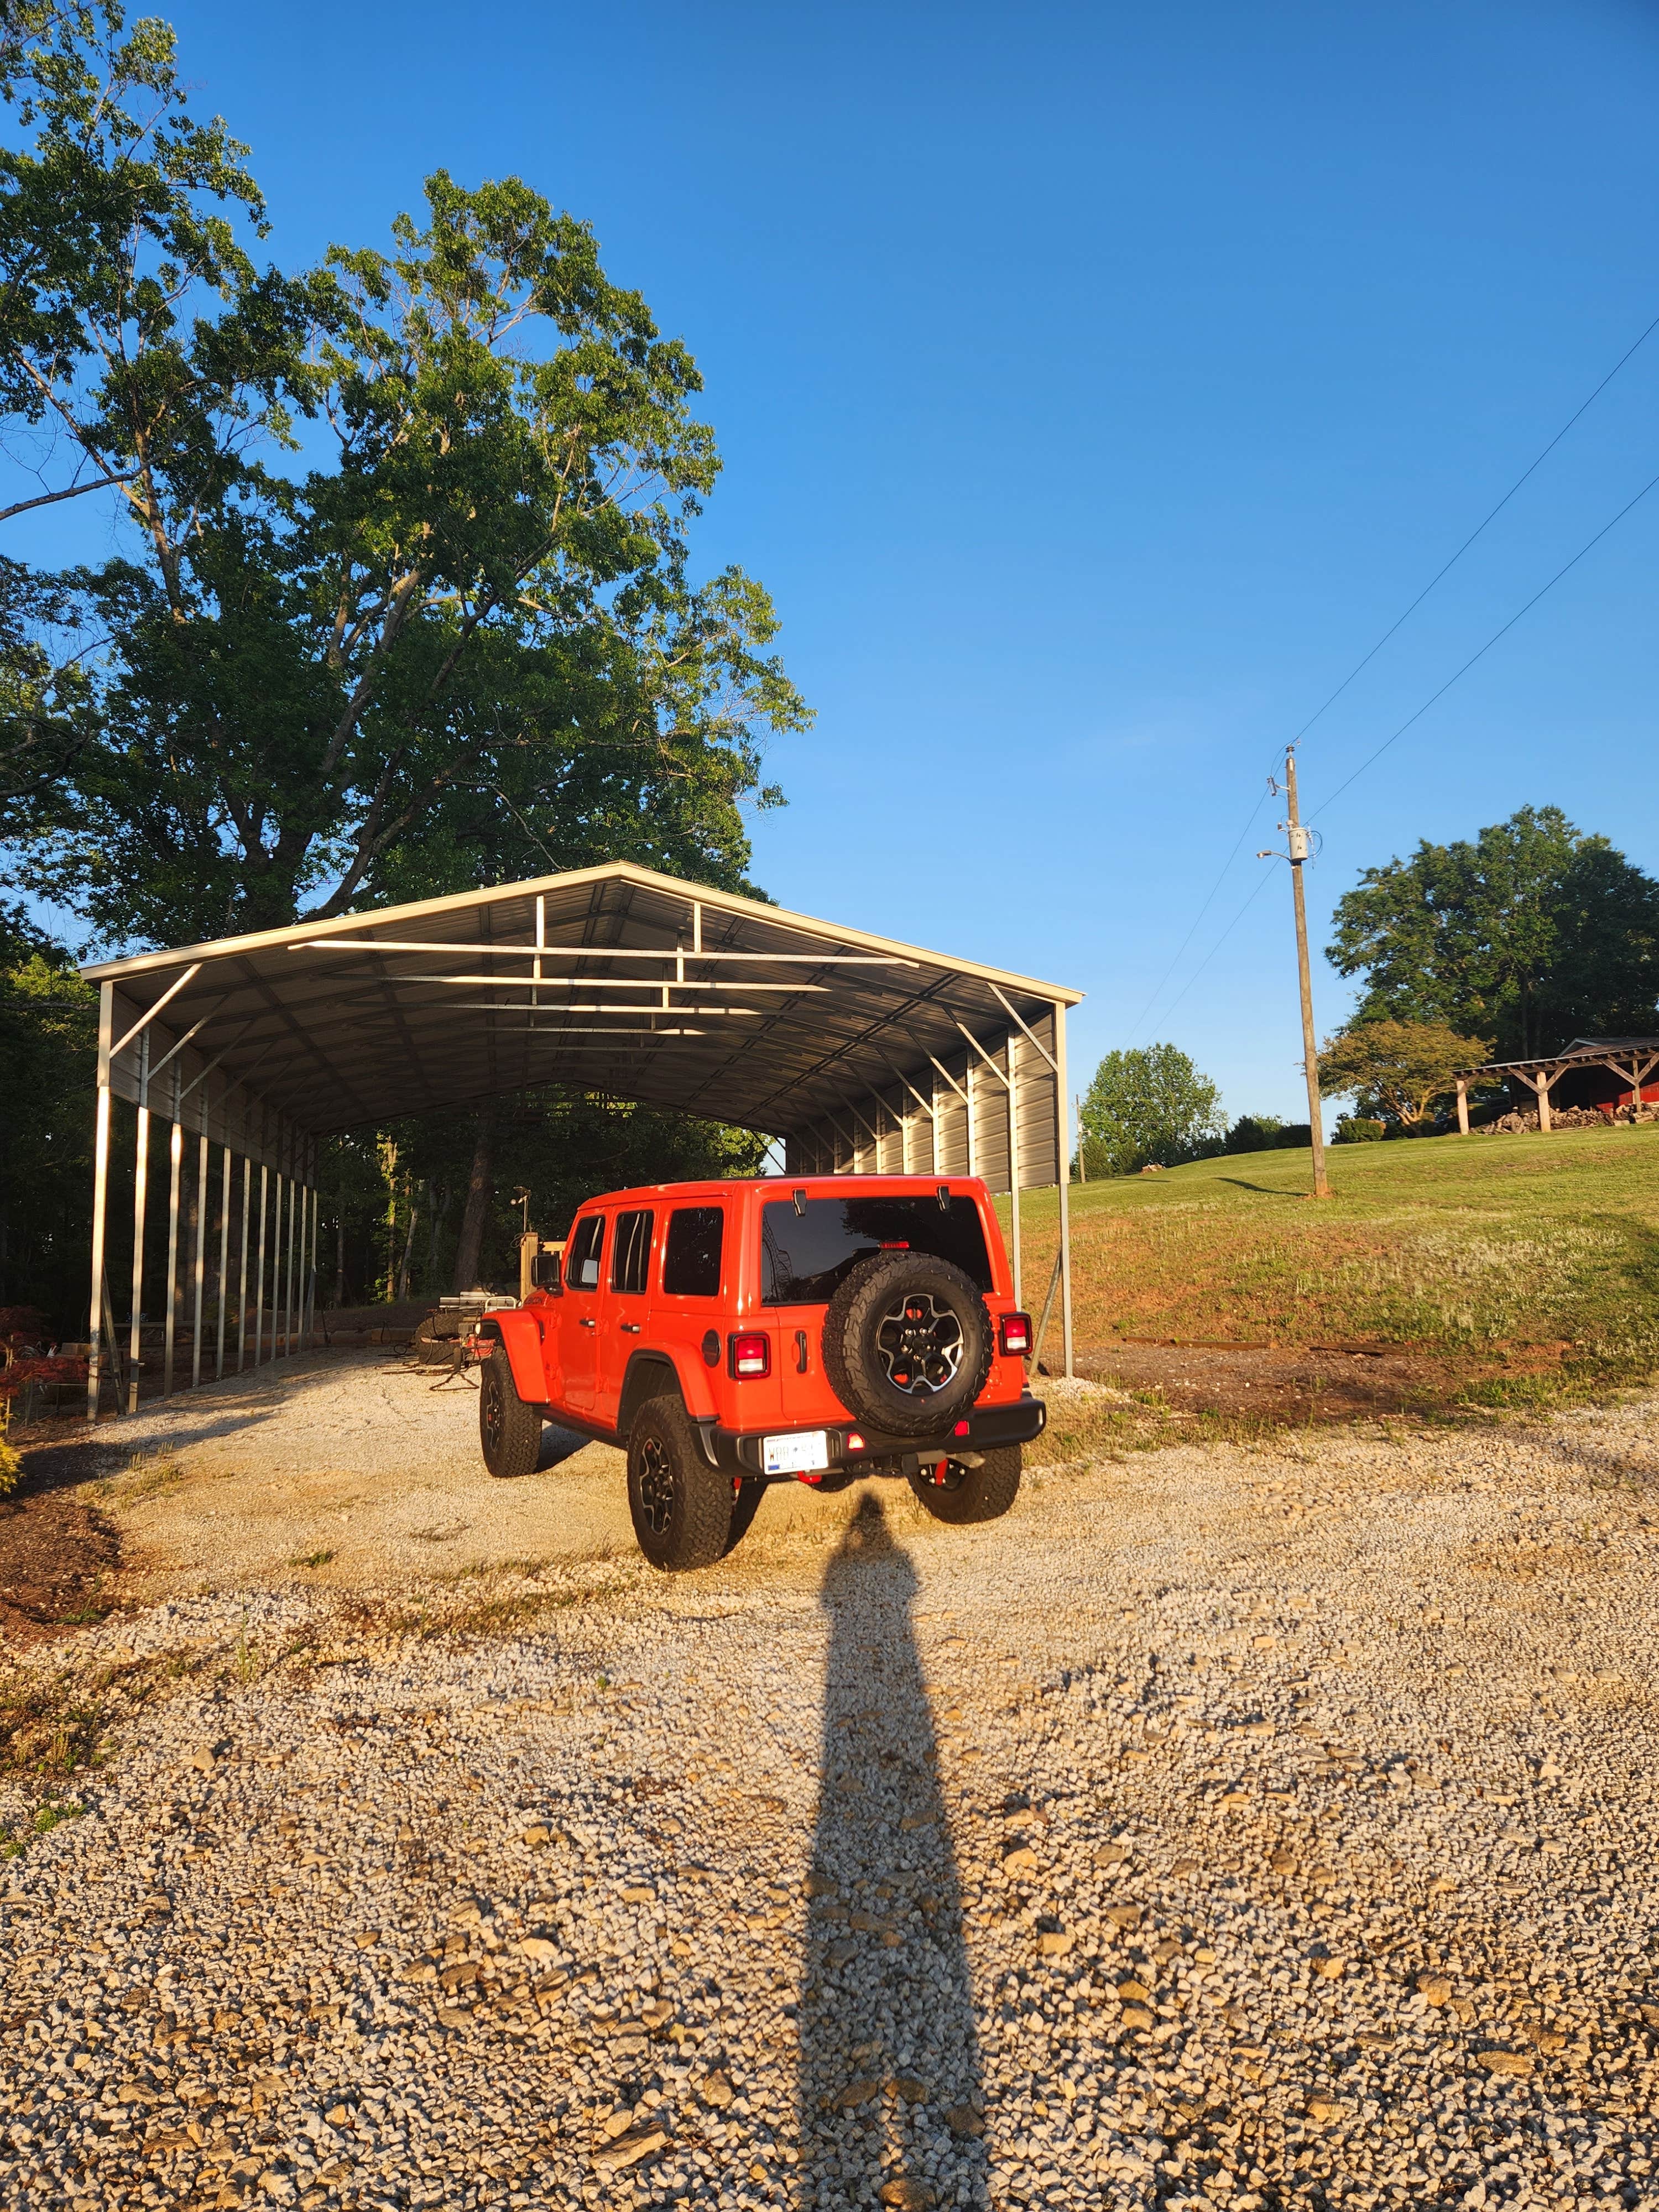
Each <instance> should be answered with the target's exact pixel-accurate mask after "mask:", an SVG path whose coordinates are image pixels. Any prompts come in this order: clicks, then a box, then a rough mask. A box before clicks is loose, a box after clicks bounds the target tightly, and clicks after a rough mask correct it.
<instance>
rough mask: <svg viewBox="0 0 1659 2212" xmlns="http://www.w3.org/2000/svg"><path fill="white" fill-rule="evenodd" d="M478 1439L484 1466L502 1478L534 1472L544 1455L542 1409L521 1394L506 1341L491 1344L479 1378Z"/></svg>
mask: <svg viewBox="0 0 1659 2212" xmlns="http://www.w3.org/2000/svg"><path fill="white" fill-rule="evenodd" d="M478 1442H479V1443H480V1445H481V1446H482V1447H483V1462H484V1465H485V1466H486V1467H487V1468H489V1472H490V1473H491V1474H495V1475H501V1476H502V1477H503V1478H513V1477H516V1476H518V1475H521V1474H533V1473H534V1472H535V1468H536V1462H537V1461H538V1460H539V1459H540V1457H541V1455H542V1409H541V1407H539V1406H528V1405H526V1403H525V1401H524V1400H523V1399H522V1398H521V1397H520V1395H519V1387H518V1385H517V1383H514V1381H513V1363H512V1361H511V1360H510V1359H509V1358H507V1346H505V1345H504V1344H496V1345H493V1346H491V1347H490V1353H489V1358H488V1359H487V1360H486V1361H485V1362H484V1365H483V1373H482V1374H481V1375H480V1376H479V1377H478Z"/></svg>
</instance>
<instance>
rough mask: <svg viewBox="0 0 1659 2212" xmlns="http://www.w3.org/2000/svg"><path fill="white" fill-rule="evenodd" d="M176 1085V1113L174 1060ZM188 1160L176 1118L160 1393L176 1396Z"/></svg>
mask: <svg viewBox="0 0 1659 2212" xmlns="http://www.w3.org/2000/svg"><path fill="white" fill-rule="evenodd" d="M178 1089H179V1068H178V1063H177V1062H176V1061H175V1062H174V1063H173V1091H174V1093H175V1096H174V1098H173V1113H174V1115H175V1116H176V1115H177V1114H178V1111H179V1101H178V1097H177V1096H176V1093H177V1091H178ZM184 1163H185V1133H184V1130H183V1129H182V1128H181V1127H180V1126H179V1122H178V1121H177V1119H176V1118H175V1119H174V1120H173V1121H170V1122H168V1124H167V1323H166V1334H164V1336H163V1338H162V1345H163V1347H164V1348H163V1350H162V1353H161V1395H162V1396H163V1397H164V1398H170V1397H171V1396H172V1395H173V1340H174V1336H175V1334H176V1333H177V1329H178V1322H179V1171H180V1170H181V1169H182V1168H183V1166H184Z"/></svg>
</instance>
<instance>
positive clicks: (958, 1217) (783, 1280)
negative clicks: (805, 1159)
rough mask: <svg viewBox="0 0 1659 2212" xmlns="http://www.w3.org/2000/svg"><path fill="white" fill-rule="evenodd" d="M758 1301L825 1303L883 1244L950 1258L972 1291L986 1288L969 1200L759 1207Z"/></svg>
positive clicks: (818, 1201)
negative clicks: (944, 1203) (800, 1209)
mask: <svg viewBox="0 0 1659 2212" xmlns="http://www.w3.org/2000/svg"><path fill="white" fill-rule="evenodd" d="M761 1213H762V1219H761V1297H762V1300H763V1303H764V1304H767V1305H769V1306H821V1305H828V1304H829V1300H830V1299H831V1298H832V1297H834V1296H835V1294H836V1289H837V1288H838V1287H839V1285H840V1284H841V1281H842V1278H843V1277H844V1276H845V1275H847V1274H848V1273H850V1272H851V1270H852V1269H853V1268H854V1267H857V1265H858V1263H859V1261H860V1260H862V1259H865V1258H867V1256H868V1255H870V1254H871V1253H872V1252H879V1251H880V1250H881V1249H883V1248H884V1246H886V1245H890V1244H894V1245H906V1246H908V1248H909V1249H910V1250H911V1251H913V1252H926V1253H928V1254H930V1255H932V1257H933V1258H934V1259H936V1260H953V1261H955V1262H956V1264H957V1267H960V1268H961V1269H962V1271H963V1273H964V1274H965V1275H966V1276H967V1278H968V1279H969V1282H971V1283H972V1284H973V1285H975V1288H976V1289H977V1290H980V1291H988V1290H989V1289H990V1287H991V1267H990V1261H989V1258H988V1256H987V1253H986V1249H985V1231H984V1230H983V1228H982V1227H981V1225H980V1218H979V1208H978V1206H975V1203H974V1201H973V1200H972V1199H971V1198H959V1197H958V1198H952V1199H951V1202H950V1205H949V1206H948V1207H944V1206H940V1204H939V1200H938V1199H936V1198H921V1197H917V1198H809V1199H808V1200H807V1201H806V1211H805V1213H797V1212H796V1211H795V1208H794V1203H793V1200H785V1201H784V1203H783V1204H782V1205H781V1206H779V1205H772V1206H763V1208H762V1209H761Z"/></svg>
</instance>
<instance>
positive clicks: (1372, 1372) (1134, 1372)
mask: <svg viewBox="0 0 1659 2212" xmlns="http://www.w3.org/2000/svg"><path fill="white" fill-rule="evenodd" d="M1528 1349H1529V1350H1530V1351H1532V1352H1534V1353H1536V1354H1537V1355H1539V1356H1543V1355H1544V1354H1545V1352H1547V1351H1548V1352H1550V1353H1551V1354H1552V1356H1553V1364H1558V1365H1559V1350H1556V1349H1555V1348H1553V1347H1541V1346H1540V1347H1528ZM1077 1364H1078V1371H1079V1374H1083V1375H1087V1376H1091V1377H1092V1378H1093V1379H1094V1380H1096V1381H1097V1382H1101V1383H1110V1384H1112V1385H1114V1386H1115V1388H1116V1389H1120V1390H1157V1391H1161V1392H1162V1393H1163V1395H1164V1398H1165V1399H1166V1400H1167V1401H1168V1402H1169V1403H1170V1405H1171V1406H1173V1407H1176V1408H1178V1409H1179V1410H1180V1411H1182V1412H1183V1413H1215V1414H1219V1415H1222V1416H1224V1417H1225V1418H1227V1419H1245V1420H1258V1421H1261V1422H1263V1423H1267V1424H1271V1425H1274V1426H1279V1425H1283V1424H1285V1423H1287V1422H1293V1423H1296V1424H1298V1425H1303V1424H1306V1423H1310V1422H1340V1421H1352V1420H1361V1419H1376V1416H1377V1415H1378V1414H1379V1413H1429V1412H1432V1411H1434V1410H1436V1409H1437V1408H1440V1407H1448V1406H1451V1405H1454V1404H1455V1403H1456V1402H1457V1401H1458V1400H1459V1399H1460V1398H1461V1397H1462V1395H1464V1393H1465V1392H1467V1391H1468V1389H1469V1388H1470V1387H1471V1385H1473V1384H1474V1383H1480V1382H1484V1381H1486V1380H1488V1379H1490V1378H1491V1377H1492V1376H1497V1375H1500V1374H1503V1375H1512V1374H1516V1373H1527V1372H1536V1371H1538V1370H1537V1366H1536V1364H1535V1361H1529V1360H1527V1359H1525V1358H1516V1359H1515V1360H1506V1361H1504V1362H1498V1361H1496V1360H1491V1359H1484V1360H1483V1359H1474V1358H1462V1359H1460V1358H1451V1357H1446V1356H1442V1355H1437V1354H1435V1353H1431V1352H1409V1351H1405V1350H1401V1349H1396V1348H1394V1347H1391V1346H1383V1347H1378V1348H1377V1349H1376V1350H1375V1351H1372V1350H1370V1349H1366V1350H1364V1351H1360V1350H1348V1349H1342V1348H1339V1347H1336V1346H1331V1347H1328V1348H1322V1347H1319V1346H1261V1345H1240V1346H1222V1345H1218V1344H1209V1345H1204V1344H1191V1343H1188V1344H1179V1343H1176V1344H1114V1345H1109V1346H1102V1347H1099V1348H1097V1349H1095V1350H1092V1351H1090V1352H1085V1353H1083V1354H1081V1355H1080V1356H1079V1359H1078V1363H1077Z"/></svg>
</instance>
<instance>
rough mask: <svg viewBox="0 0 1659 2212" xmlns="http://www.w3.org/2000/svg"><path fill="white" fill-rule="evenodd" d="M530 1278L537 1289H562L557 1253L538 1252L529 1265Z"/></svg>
mask: <svg viewBox="0 0 1659 2212" xmlns="http://www.w3.org/2000/svg"><path fill="white" fill-rule="evenodd" d="M530 1272H531V1279H532V1281H533V1282H534V1284H535V1285H536V1288H537V1289H538V1291H562V1289H563V1288H564V1285H563V1283H562V1280H561V1279H560V1274H559V1255H558V1254H557V1253H556V1252H538V1254H537V1255H536V1257H535V1259H534V1261H532V1265H531V1271H530Z"/></svg>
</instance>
